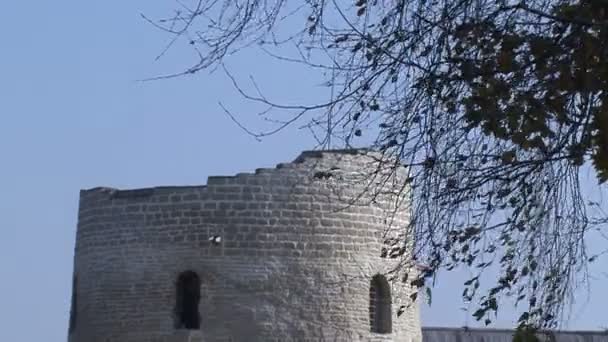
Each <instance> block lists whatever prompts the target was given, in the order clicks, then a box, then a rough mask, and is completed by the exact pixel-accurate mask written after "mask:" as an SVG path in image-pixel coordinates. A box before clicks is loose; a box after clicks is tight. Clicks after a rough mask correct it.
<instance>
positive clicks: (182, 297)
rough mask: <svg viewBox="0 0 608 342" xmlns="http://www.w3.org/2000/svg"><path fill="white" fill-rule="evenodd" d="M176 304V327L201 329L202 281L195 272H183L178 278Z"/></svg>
mask: <svg viewBox="0 0 608 342" xmlns="http://www.w3.org/2000/svg"><path fill="white" fill-rule="evenodd" d="M175 297H176V303H175V317H176V322H175V327H176V328H178V329H199V328H200V327H201V316H200V313H199V311H198V304H199V302H200V299H201V280H200V278H199V277H198V275H197V274H196V273H195V272H192V271H186V272H182V273H181V274H180V275H179V276H178V278H177V286H176V296H175Z"/></svg>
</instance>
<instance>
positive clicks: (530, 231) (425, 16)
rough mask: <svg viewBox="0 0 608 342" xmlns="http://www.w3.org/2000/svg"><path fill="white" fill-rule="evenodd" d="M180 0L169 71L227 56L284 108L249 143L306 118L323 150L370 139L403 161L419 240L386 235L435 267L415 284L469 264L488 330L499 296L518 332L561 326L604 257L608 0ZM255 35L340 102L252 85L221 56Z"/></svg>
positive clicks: (472, 296) (272, 110)
mask: <svg viewBox="0 0 608 342" xmlns="http://www.w3.org/2000/svg"><path fill="white" fill-rule="evenodd" d="M180 4H181V6H182V8H181V9H180V10H179V11H177V14H176V15H175V16H174V17H172V18H168V19H163V20H161V21H160V22H158V23H157V22H153V24H154V25H156V26H157V27H159V28H161V29H163V30H165V31H167V32H169V33H171V34H173V35H174V40H172V41H171V45H172V44H173V43H174V42H175V41H178V40H179V39H185V41H186V42H187V43H188V44H189V45H190V46H192V47H193V49H194V51H195V52H196V55H197V56H198V57H199V61H198V63H197V64H195V65H193V66H192V67H190V68H188V69H187V70H186V71H184V72H183V73H178V74H174V75H168V76H166V77H177V76H180V75H185V74H192V73H196V72H197V71H200V70H204V69H207V68H211V67H216V66H224V68H225V69H224V70H225V71H226V74H227V76H228V77H230V78H231V79H232V80H233V81H234V85H235V87H236V89H237V90H238V91H239V92H240V93H241V94H242V95H243V96H244V97H245V98H247V99H249V100H252V101H256V102H258V103H261V104H263V105H265V106H266V107H267V108H266V109H265V110H264V112H263V113H262V114H263V115H264V116H266V117H269V116H272V115H276V119H274V121H273V122H278V126H277V127H273V128H272V129H270V130H269V131H268V132H260V133H253V132H251V131H249V130H246V131H247V132H248V133H249V134H252V135H254V136H255V137H256V138H260V137H263V136H265V135H268V134H272V133H275V132H277V131H279V130H281V129H283V128H285V127H287V126H289V125H293V124H294V123H295V122H301V121H304V122H306V124H305V125H304V127H306V128H308V129H310V130H311V131H312V132H313V133H315V137H319V138H318V142H319V145H320V146H322V147H324V148H328V147H331V146H335V145H337V144H336V140H338V141H339V145H340V146H344V147H352V146H357V145H359V144H363V145H370V144H371V146H372V148H373V149H375V150H378V151H379V152H380V153H381V154H382V156H383V157H382V158H383V160H384V161H386V163H384V165H386V167H387V168H393V169H396V168H395V166H396V165H406V166H407V167H408V169H409V175H408V178H407V181H406V182H405V183H404V184H399V185H397V186H396V191H399V192H406V193H407V194H408V196H409V197H410V199H411V203H412V206H411V208H409V209H410V210H411V212H412V213H411V217H412V219H411V224H410V226H409V227H403V228H404V230H403V231H404V232H405V233H404V234H403V235H402V240H404V239H408V237H409V236H411V234H414V237H415V239H414V242H413V246H412V248H411V249H412V250H406V249H405V248H399V246H401V245H402V244H403V241H399V239H396V240H395V239H393V240H387V244H388V245H389V249H391V250H395V251H397V252H396V253H392V252H391V253H385V256H386V257H400V256H402V255H403V254H404V253H406V252H407V253H410V252H411V253H412V255H413V260H415V261H416V262H417V263H420V264H424V265H425V266H426V267H425V269H424V270H423V271H421V272H419V274H417V276H416V277H411V278H409V279H408V278H407V277H404V281H406V282H409V283H410V284H411V285H412V286H415V287H418V288H422V287H424V286H425V285H426V284H427V283H428V279H431V278H433V277H434V276H435V275H436V274H437V272H438V271H439V270H441V269H447V270H451V269H454V268H456V267H458V266H461V265H465V266H468V267H471V268H473V269H475V270H477V271H476V272H477V275H476V276H475V277H473V278H472V279H470V280H468V281H467V282H465V283H464V291H463V293H462V296H463V299H464V300H465V301H478V307H477V309H476V311H474V313H473V316H474V317H475V318H476V319H478V320H483V321H484V322H485V323H486V324H490V323H491V322H492V317H493V315H494V314H495V313H496V312H497V311H498V310H499V308H498V299H499V298H501V296H506V297H511V298H513V299H514V301H515V302H516V303H520V302H523V303H525V305H526V307H527V309H526V310H525V312H524V313H523V314H522V316H521V318H520V324H521V325H522V326H524V325H528V324H534V325H535V326H552V325H555V324H556V323H557V322H558V318H559V315H560V313H561V310H563V308H564V307H565V305H567V303H568V298H569V297H568V295H569V294H570V293H571V291H572V289H573V287H574V286H575V285H576V284H577V282H578V281H580V280H581V279H584V277H583V276H584V274H585V273H584V270H585V266H586V265H587V263H588V262H590V261H591V260H593V259H595V256H591V257H590V256H589V255H587V251H586V245H585V239H586V237H587V236H588V234H589V232H590V231H591V229H593V228H597V229H605V224H606V222H607V221H608V219H607V218H606V216H605V211H603V210H601V208H600V210H599V212H600V215H599V216H597V217H592V216H591V214H590V212H591V211H590V210H589V209H590V208H589V205H588V204H587V203H586V202H585V200H584V198H585V197H584V194H583V191H582V189H581V186H580V180H579V172H580V169H581V167H583V166H584V165H586V164H587V165H589V164H590V165H592V168H593V170H595V173H596V174H597V178H598V180H599V183H600V185H598V188H597V191H598V192H599V191H600V187H601V186H605V184H606V182H607V181H608V93H607V92H606V89H608V2H606V1H605V0H527V1H514V0H459V1H448V0H443V1H441V0H394V1H390V0H387V1H378V0H357V1H353V2H337V1H333V2H328V1H325V0H308V1H305V2H298V3H294V2H290V3H288V2H287V1H284V0H274V1H259V0H248V1H246V0H243V1H206V0H199V1H195V3H194V4H193V5H192V6H191V7H188V6H187V5H186V4H183V3H180ZM302 18H304V19H302ZM151 22H152V21H151ZM287 22H289V23H294V22H295V27H297V29H295V30H293V29H290V28H291V27H293V25H291V26H290V25H288V24H286V23H287ZM254 43H255V46H256V47H257V48H259V49H262V50H263V51H265V52H267V53H268V54H269V55H270V56H272V57H273V58H277V59H278V60H280V61H284V62H294V63H303V64H304V65H307V66H309V67H310V68H311V70H317V71H321V72H322V73H323V74H324V75H326V77H327V78H326V80H327V85H328V86H329V88H330V92H331V94H332V97H331V99H330V100H329V101H320V102H319V103H316V104H312V105H305V104H295V105H293V104H281V103H277V102H273V101H271V100H269V99H268V98H266V97H265V96H264V95H263V93H262V92H261V90H259V88H257V85H256V90H257V92H256V94H253V95H252V94H249V93H248V92H246V91H245V90H244V89H243V88H242V87H241V86H240V84H239V83H238V82H237V81H236V79H235V78H234V77H233V76H232V74H231V73H230V71H229V70H228V68H226V67H225V65H224V64H223V62H224V60H225V59H226V58H227V57H228V56H229V55H231V54H234V53H237V52H238V51H240V50H241V49H244V48H247V47H249V46H252V44H254ZM225 110H226V113H227V114H229V115H230V116H231V118H233V119H235V116H234V115H233V114H232V113H231V112H230V111H228V109H225ZM285 115H289V116H288V117H287V118H286V117H285ZM277 120H278V121H277ZM366 139H367V140H366ZM378 174H379V175H385V174H386V172H379V173H378ZM596 207H598V206H596ZM387 250H388V249H387ZM403 260H404V263H407V261H408V260H412V259H410V258H403ZM410 266H411V265H409V264H407V265H406V264H404V269H407V268H409V267H410ZM489 267H498V268H499V269H500V272H501V275H500V277H499V278H498V280H497V282H496V283H495V284H493V285H492V286H490V287H489V289H488V290H487V292H485V293H483V294H481V295H480V294H479V293H478V292H479V291H480V288H481V285H480V279H481V278H480V275H481V274H482V272H483V271H484V270H486V269H488V268H489ZM581 277H583V278H581ZM416 297H417V295H416V294H413V295H412V299H416ZM428 298H429V300H430V292H429V293H428Z"/></svg>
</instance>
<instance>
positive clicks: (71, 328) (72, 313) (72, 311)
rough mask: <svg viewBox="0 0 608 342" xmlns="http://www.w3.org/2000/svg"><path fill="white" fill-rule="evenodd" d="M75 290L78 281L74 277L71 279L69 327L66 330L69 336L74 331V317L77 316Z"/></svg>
mask: <svg viewBox="0 0 608 342" xmlns="http://www.w3.org/2000/svg"><path fill="white" fill-rule="evenodd" d="M77 288H78V279H77V278H76V276H74V278H72V303H71V307H70V326H69V328H68V333H70V334H71V333H72V332H74V329H76V315H77V314H78V306H77V305H78V303H77V302H76V301H77V300H78V296H77V293H76V290H77Z"/></svg>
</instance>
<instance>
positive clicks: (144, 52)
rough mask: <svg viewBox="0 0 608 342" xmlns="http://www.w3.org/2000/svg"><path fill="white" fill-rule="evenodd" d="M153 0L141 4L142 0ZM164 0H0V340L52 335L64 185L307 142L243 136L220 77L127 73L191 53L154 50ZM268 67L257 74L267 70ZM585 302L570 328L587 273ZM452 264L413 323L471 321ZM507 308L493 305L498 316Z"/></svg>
mask: <svg viewBox="0 0 608 342" xmlns="http://www.w3.org/2000/svg"><path fill="white" fill-rule="evenodd" d="M153 3H154V4H153ZM174 5H175V3H173V2H171V1H169V0H166V1H165V0H163V1H155V2H151V1H143V0H132V1H116V0H109V1H76V0H65V1H53V2H46V1H38V2H34V1H5V2H3V3H2V4H1V5H0V280H1V281H0V322H1V323H0V341H3V342H5V341H6V342H21V341H23V342H30V341H31V342H34V341H36V342H38V341H45V342H55V341H62V342H63V341H65V340H66V332H67V318H68V312H69V299H70V282H71V272H72V257H73V248H74V238H75V229H76V215H77V205H78V191H79V190H80V189H82V188H90V187H95V186H100V185H103V186H112V187H120V188H136V187H146V186H154V185H167V184H201V183H204V182H205V181H206V177H207V176H208V175H223V174H226V175H230V174H235V173H237V172H241V171H251V170H253V169H255V168H257V167H265V166H273V165H274V164H276V163H278V162H282V161H290V160H292V159H293V158H294V157H296V156H297V155H298V153H299V151H300V150H302V149H306V148H310V147H311V146H312V145H313V141H312V139H311V138H310V136H309V135H308V134H307V133H305V132H303V131H298V130H290V131H286V132H283V133H282V134H279V135H277V136H275V137H271V138H268V139H265V140H264V141H263V142H261V143H260V142H256V141H255V140H253V139H252V138H250V137H249V136H247V135H245V134H243V133H242V131H240V130H239V129H238V128H237V127H236V126H235V125H234V124H233V123H232V122H231V121H230V120H229V119H228V118H227V117H226V116H225V115H224V114H222V112H221V110H220V108H219V106H218V105H217V102H218V101H219V100H221V101H223V102H224V103H226V104H228V105H229V106H230V107H231V109H233V110H234V111H235V112H237V113H239V115H240V116H241V117H242V118H243V120H245V121H246V122H248V123H250V124H251V125H253V126H256V125H257V126H260V120H259V119H258V118H256V117H251V115H250V116H247V114H252V113H253V110H254V107H253V106H252V105H251V104H248V103H247V102H245V101H243V100H242V99H240V98H239V97H238V95H237V94H236V93H235V91H234V89H233V88H232V87H231V85H230V84H229V82H228V81H227V80H226V79H225V78H224V77H223V76H221V75H219V74H218V75H209V74H199V75H197V76H195V77H188V78H181V79H176V80H170V81H159V82H148V83H141V82H136V80H138V79H142V78H146V77H150V76H155V75H157V74H159V73H163V72H171V71H178V70H180V67H183V66H185V65H187V63H189V62H191V61H192V56H191V55H190V54H188V53H186V52H184V51H182V50H179V49H177V50H174V51H172V52H171V53H169V55H167V56H166V58H164V59H163V60H162V61H161V62H155V61H154V57H155V55H156V54H157V53H158V52H159V51H160V50H161V49H162V47H163V44H164V42H165V41H166V38H167V37H166V36H164V35H163V34H161V33H160V32H158V31H156V30H155V29H153V28H152V27H151V26H150V25H149V24H147V23H146V22H144V21H143V20H142V19H141V18H140V17H139V13H140V12H144V13H146V14H148V15H150V16H152V17H155V16H158V15H160V14H163V13H169V12H168V11H169V10H170V9H171V8H172V7H173V6H174ZM259 57H260V56H259V55H256V54H255V53H253V52H252V53H247V54H244V55H241V56H239V57H238V59H236V58H232V59H230V60H229V65H230V66H231V67H232V68H233V69H232V70H233V71H235V72H236V73H238V74H239V75H241V76H243V77H247V76H248V75H249V73H252V74H253V75H255V76H256V77H257V78H258V80H259V81H260V84H261V85H262V86H263V87H265V89H266V90H267V91H268V92H269V93H270V94H272V95H274V96H275V97H276V98H281V99H285V100H301V99H308V98H314V97H315V96H321V94H323V91H324V90H323V89H322V88H320V87H315V86H314V84H315V82H316V81H318V80H317V79H312V78H310V77H311V76H310V74H309V73H307V72H305V71H304V69H297V68H287V67H285V68H284V69H283V67H281V66H277V65H273V62H272V61H271V60H268V59H261V58H259ZM270 70H273V71H275V73H274V74H271V73H270V72H269V71H270ZM602 265H603V266H604V269H608V267H606V266H608V263H607V262H606V260H603V261H601V264H599V265H598V266H597V267H596V269H595V273H596V275H597V276H598V279H597V280H594V281H593V283H592V287H591V296H592V299H593V300H589V301H587V298H586V296H587V292H586V291H582V292H581V297H580V300H579V301H578V304H577V307H576V308H575V310H574V311H573V316H572V319H571V320H570V322H569V323H568V324H567V325H566V326H567V327H568V328H571V329H598V328H601V327H602V325H604V326H605V325H608V323H607V322H606V319H605V317H606V315H605V308H606V304H608V302H607V300H606V297H605V295H604V293H603V292H602V290H603V289H605V288H606V287H607V286H608V282H607V280H606V276H602V275H601V274H600V272H599V271H598V270H599V269H601V267H602ZM465 275H466V272H462V273H459V274H446V275H444V276H443V277H442V278H441V279H439V286H438V287H437V289H435V291H434V298H433V305H432V307H431V308H430V309H428V308H425V309H424V310H423V313H424V315H423V323H424V324H426V325H435V326H437V325H443V326H462V325H465V324H469V325H474V322H473V321H472V320H470V319H467V317H468V316H467V314H465V313H463V312H462V311H460V310H459V308H460V306H461V302H460V293H461V292H462V287H461V285H462V282H463V281H464V280H465ZM513 315H514V313H512V312H511V311H509V310H507V311H506V312H504V313H501V316H500V317H499V323H498V326H508V325H509V324H510V323H511V321H510V320H511V319H512V318H513Z"/></svg>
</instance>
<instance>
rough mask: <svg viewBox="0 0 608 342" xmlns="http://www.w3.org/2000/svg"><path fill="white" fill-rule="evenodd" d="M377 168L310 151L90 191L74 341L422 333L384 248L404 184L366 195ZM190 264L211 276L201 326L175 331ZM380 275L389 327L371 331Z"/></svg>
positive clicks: (77, 266)
mask: <svg viewBox="0 0 608 342" xmlns="http://www.w3.org/2000/svg"><path fill="white" fill-rule="evenodd" d="M375 168H377V162H376V161H375V158H374V157H373V155H372V156H370V155H369V154H366V153H365V152H361V151H328V152H304V153H303V154H302V155H301V156H299V157H298V158H297V159H296V160H295V161H294V162H292V163H287V164H279V165H278V166H277V168H272V169H258V170H256V172H255V174H246V173H243V174H238V175H236V176H233V177H209V179H208V182H207V185H206V186H180V187H157V188H150V189H138V190H116V189H109V188H94V189H90V190H83V191H82V192H81V194H80V209H79V217H78V230H77V239H76V249H75V258H74V276H75V277H77V281H74V286H75V289H74V294H75V295H76V296H77V298H76V300H73V303H75V304H74V306H75V307H73V308H72V314H73V317H72V325H73V326H72V327H71V329H70V331H71V332H70V334H69V341H70V342H97V341H100V342H101V341H103V342H118V341H120V342H161V341H162V342H169V341H176V342H177V341H407V342H410V341H415V342H419V341H420V340H421V332H420V322H419V316H418V307H417V305H410V304H411V303H409V302H408V300H407V298H408V297H409V291H410V289H409V288H407V287H404V285H403V284H402V283H401V282H400V281H399V279H393V278H400V277H399V276H396V277H393V276H392V274H391V273H389V272H390V271H391V270H392V269H394V267H395V265H396V263H397V262H399V260H398V259H388V258H382V257H380V254H381V253H380V251H381V250H382V247H383V244H382V241H383V240H384V238H385V237H386V235H385V234H387V232H388V236H390V235H391V234H401V233H402V232H400V229H403V227H404V226H405V222H406V221H407V219H408V216H407V210H399V211H398V212H397V214H395V210H394V203H396V202H395V201H396V199H397V198H400V197H403V196H404V194H403V193H399V194H387V193H385V192H382V193H379V194H378V196H374V198H373V199H372V196H371V195H370V194H369V193H370V191H367V192H366V195H365V196H363V197H359V195H360V194H361V193H363V190H364V189H365V188H366V186H368V185H369V184H370V181H371V182H374V180H373V179H372V178H373V177H369V171H370V170H373V169H375ZM396 177H397V179H396V181H399V179H398V177H399V173H397V176H396ZM386 186H388V184H387V185H386ZM355 199H356V200H355ZM401 209H402V208H401ZM213 237H215V238H216V239H215V242H213V241H210V238H213ZM218 238H219V239H218ZM185 271H192V272H195V273H196V274H197V275H198V277H200V302H199V306H198V309H199V312H200V329H198V330H187V329H177V328H176V319H177V317H176V316H177V314H176V311H175V307H176V282H177V279H178V278H179V276H180V274H182V272H185ZM376 274H384V275H386V277H387V279H389V281H390V284H391V286H390V290H391V296H392V300H391V302H392V303H391V304H390V305H391V308H390V310H391V315H392V317H391V319H392V327H391V332H390V333H388V334H380V333H372V332H371V330H373V329H372V327H371V323H370V282H371V280H372V278H373V277H374V275H376ZM401 305H406V306H407V309H406V311H405V313H403V314H402V315H401V316H400V317H397V311H398V310H399V308H400V306H401Z"/></svg>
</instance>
